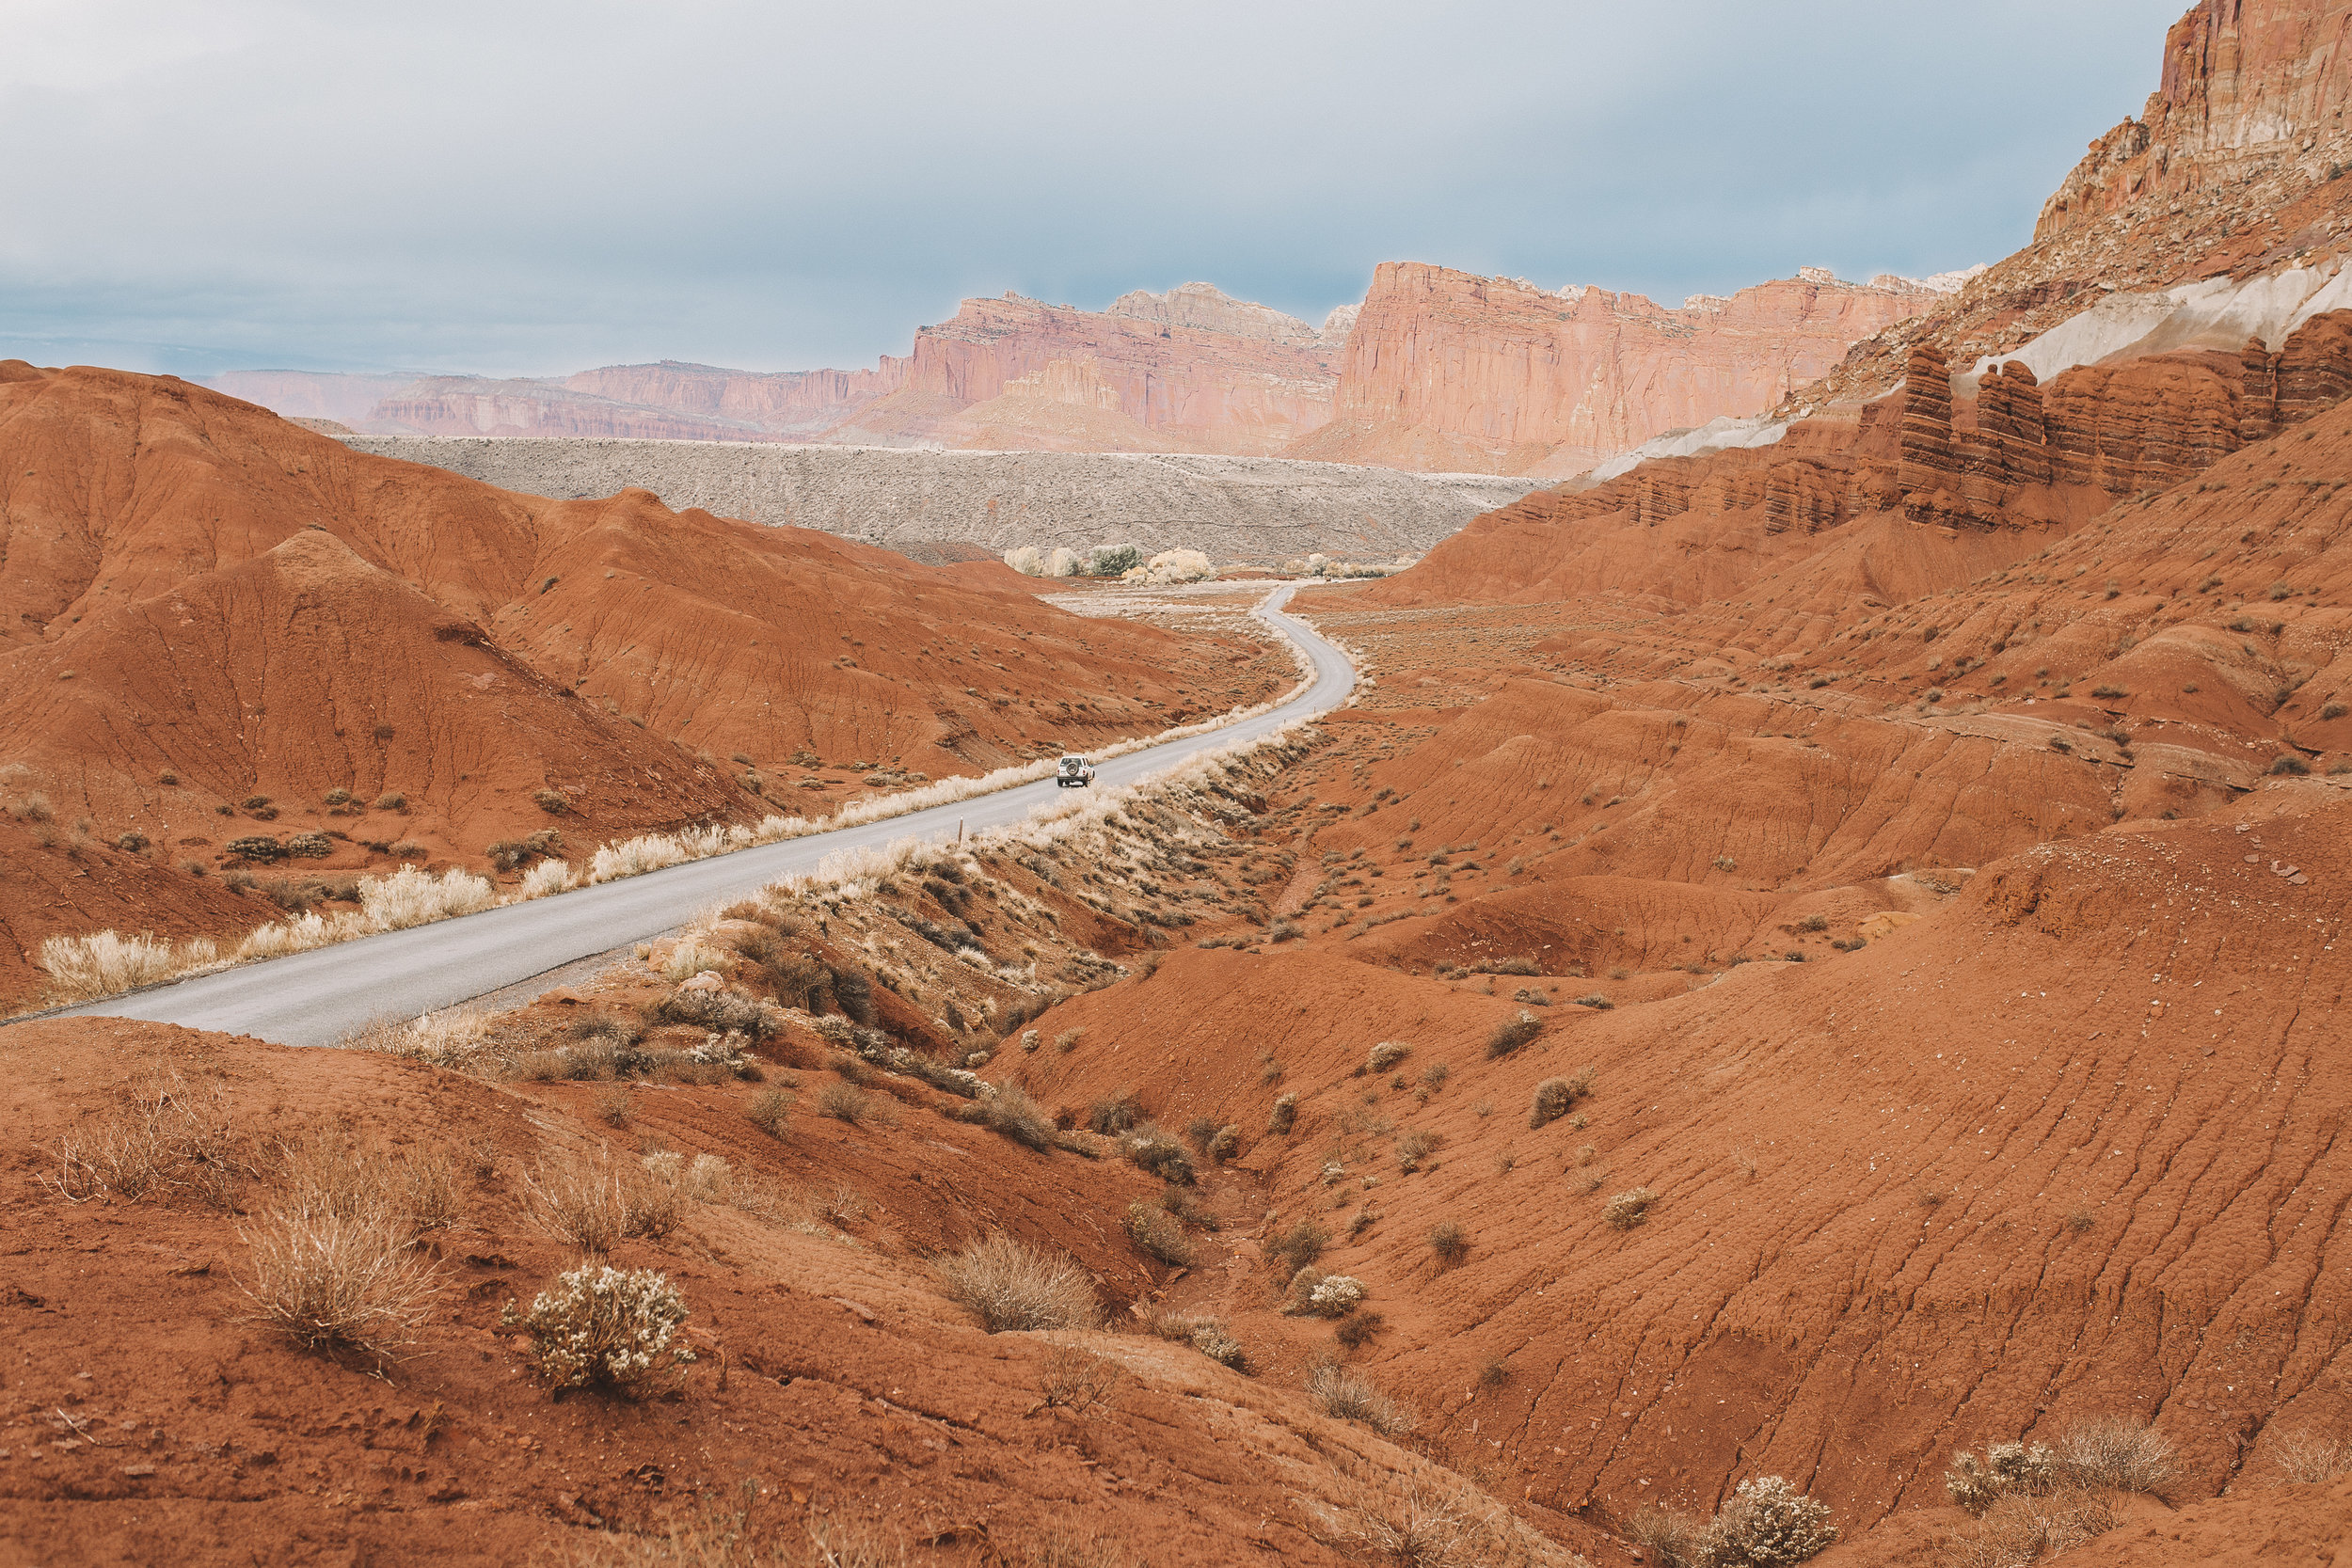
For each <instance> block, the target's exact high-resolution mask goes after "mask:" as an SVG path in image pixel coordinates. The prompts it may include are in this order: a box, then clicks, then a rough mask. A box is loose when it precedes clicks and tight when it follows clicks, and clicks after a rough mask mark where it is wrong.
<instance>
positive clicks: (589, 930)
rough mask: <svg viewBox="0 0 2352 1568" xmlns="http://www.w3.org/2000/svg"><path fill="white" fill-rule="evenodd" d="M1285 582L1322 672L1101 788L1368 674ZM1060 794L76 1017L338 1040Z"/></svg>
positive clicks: (919, 816) (159, 991)
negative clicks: (826, 865) (1276, 701)
mask: <svg viewBox="0 0 2352 1568" xmlns="http://www.w3.org/2000/svg"><path fill="white" fill-rule="evenodd" d="M1291 593H1292V590H1291V589H1289V588H1287V587H1286V588H1280V589H1277V590H1276V591H1275V592H1274V593H1273V594H1269V595H1268V596H1267V598H1266V600H1265V602H1264V603H1263V605H1261V606H1260V607H1259V611H1258V613H1259V614H1260V615H1261V616H1262V617H1263V619H1264V620H1265V621H1266V622H1267V623H1268V624H1270V625H1272V626H1274V627H1275V628H1276V629H1277V630H1279V631H1280V632H1282V633H1283V634H1284V635H1286V636H1288V637H1289V638H1290V639H1291V640H1292V641H1294V642H1295V643H1296V644H1297V645H1298V646H1299V647H1301V648H1302V649H1304V650H1305V651H1306V653H1307V655H1308V657H1310V658H1311V660H1312V661H1313V664H1314V682H1313V684H1312V685H1311V686H1310V687H1309V688H1308V689H1306V690H1305V691H1303V692H1301V693H1299V694H1298V695H1297V696H1295V697H1294V698H1292V699H1291V700H1290V701H1289V702H1287V703H1284V704H1282V705H1280V706H1279V707H1277V708H1275V709H1273V710H1272V711H1271V712H1268V713H1263V714H1260V715H1258V716H1257V717H1255V718H1253V719H1248V720H1244V721H1240V722H1238V723H1235V724H1231V725H1228V726H1226V727H1224V728H1221V729H1217V730H1214V731H1211V732H1209V733H1208V734H1206V735H1200V736H1191V737H1189V738H1186V739H1184V740H1175V741H1169V742H1168V743H1167V744H1165V745H1161V746H1153V747H1151V748H1149V749H1148V750H1145V751H1140V752H1130V753H1129V754H1127V755H1126V756H1122V757H1116V758H1113V759H1111V760H1109V761H1107V762H1104V763H1102V764H1100V765H1099V766H1098V768H1097V769H1096V778H1095V783H1096V784H1098V785H1101V786H1115V785H1119V784H1134V783H1136V781H1137V780H1139V779H1142V778H1145V777H1147V776H1148V775H1151V774H1153V773H1156V772H1159V771H1161V770H1162V769H1164V768H1170V767H1173V766H1175V765H1176V764H1178V763H1181V762H1184V761H1185V760H1186V759H1188V758H1190V757H1194V756H1197V755H1199V754H1200V752H1206V751H1210V750H1213V749H1215V748H1216V747H1220V746H1227V745H1231V744H1232V743H1234V742H1235V741H1243V740H1251V739H1255V738H1257V737H1258V736H1263V735H1266V734H1269V733H1271V732H1273V731H1274V730H1277V729H1279V728H1280V727H1281V726H1283V725H1284V724H1287V723H1289V722H1291V721H1294V720H1297V719H1304V718H1308V717H1311V716H1312V715H1314V714H1318V713H1322V712H1326V711H1327V710H1328V709H1330V708H1333V707H1336V706H1337V705H1340V704H1341V703H1343V702H1344V701H1346V700H1347V695H1348V693H1349V692H1350V691H1351V690H1353V689H1354V688H1355V684H1356V674H1355V671H1354V668H1353V667H1352V666H1351V665H1350V664H1349V663H1348V661H1347V658H1346V657H1345V656H1344V655H1343V654H1342V653H1341V652H1340V651H1339V650H1338V649H1336V648H1334V647H1333V646H1331V644H1330V643H1328V642H1327V641H1324V640H1323V639H1322V638H1320V637H1318V636H1316V635H1315V633H1314V632H1313V631H1311V629H1309V628H1308V627H1307V626H1304V625H1303V624H1301V623H1300V622H1298V621H1297V620H1295V619H1294V618H1293V617H1291V616H1289V615H1286V614H1284V613H1282V606H1283V605H1284V603H1285V602H1287V601H1288V599H1289V597H1290V595H1291ZM1056 796H1057V788H1056V786H1055V784H1054V782H1053V781H1052V780H1051V779H1043V780H1040V781H1038V782H1036V783H1034V784H1023V785H1020V786H1019V787H1017V788H1013V789H1007V790H1002V791H1000V792H998V793H996V794H993V795H987V796H981V797H979V798H977V799H975V800H960V801H955V802H951V803H950V804H947V805H944V806H934V807H932V808H931V809H930V810H928V811H920V812H913V813H910V814H908V815H907V816H895V817H886V818H884V819H882V821H879V822H870V823H866V824H865V825H863V826H860V827H855V828H843V829H839V830H836V831H835V832H827V833H813V834H810V835H809V836H808V837H805V838H796V839H791V840H787V842H785V843H782V844H773V845H766V846H762V847H758V848H754V849H744V850H739V851H737V852H736V853H733V854H726V855H719V856H715V857H713V858H712V859H709V860H705V861H695V862H691V863H688V864H684V865H675V866H670V867H668V868H666V869H664V870H660V871H655V872H649V873H647V874H646V875H644V876H642V877H631V878H628V879H623V880H620V881H612V882H601V883H598V884H596V886H594V887H587V888H580V889H578V890H576V891H574V892H571V893H566V894H563V895H558V896H555V897H551V898H541V899H536V900H533V901H532V902H530V903H526V904H513V905H507V906H505V907H502V908H500V909H495V910H485V911H483V912H481V913H479V914H471V915H465V916H461V917H459V918H457V919H455V920H445V921H441V922H438V923H437V924H435V925H430V926H417V927H409V928H408V929H406V930H401V931H388V932H385V933H384V934H382V935H380V936H373V937H366V938H362V939H360V940H359V941H357V942H344V943H342V944H340V945H337V946H334V947H323V948H315V949H313V950H311V951H310V952H308V953H297V954H294V955H291V956H289V957H286V958H273V959H270V960H268V961H266V962H263V963H254V964H245V965H242V966H240V967H238V968H235V969H230V970H224V971H222V972H220V973H218V974H206V975H202V976H199V977H198V978H195V979H190V980H183V981H180V982H178V983H176V984H173V985H168V986H160V987H156V988H154V989H153V990H145V991H137V992H134V993H132V994H130V995H126V996H120V997H115V998H111V999H109V1000H106V1001H103V1002H93V1003H90V1004H88V1005H87V1006H81V1007H75V1008H72V1009H70V1011H71V1012H72V1013H74V1014H90V1015H97V1016H103V1017H110V1018H136V1019H148V1020H152V1021H155V1022H167V1023H178V1024H182V1025H184V1026H186V1027H188V1028H192V1029H216V1030H220V1031H223V1032H225V1033H229V1034H239V1035H251V1036H255V1037H260V1038H262V1039H265V1040H273V1041H276V1042H278V1043H279V1044H281V1045H325V1044H326V1043H328V1042H329V1041H331V1040H335V1039H338V1038H340V1037H342V1036H343V1035H345V1034H347V1033H349V1032H350V1031H351V1030H353V1029H356V1028H358V1027H360V1026H361V1025H363V1024H366V1023H368V1022H371V1021H373V1020H378V1019H387V1018H404V1019H405V1018H414V1017H416V1016H417V1015H419V1014H421V1013H426V1012H431V1011H433V1010H435V1009H436V1008H440V1007H447V1006H454V1005H456V1004H458V1003H460V1002H466V1001H469V1000H471V999H473V998H474V997H477V996H483V995H486V994H488V993H489V992H492V991H496V990H502V989H504V988H505V987H508V986H513V985H517V984H520V983H521V982H523V981H526V980H529V979H531V978H532V977H533V976H534V975H540V974H547V973H548V971H550V970H553V969H556V968H559V967H561V966H563V965H564V964H566V963H570V962H572V961H574V960H576V959H579V958H586V957H589V956H590V955H593V954H596V953H603V952H608V951H610V950H612V949H613V948H615V947H622V946H627V945H628V944H629V943H631V942H641V941H644V940H645V939H647V938H649V937H652V936H655V935H657V934H659V933H660V932H663V931H666V930H669V929H671V928H673V927H676V926H678V925H680V924H682V923H684V922H685V921H687V920H688V919H690V918H691V917H692V916H693V914H694V913H695V912H696V911H699V910H703V909H706V908H708V907H709V906H711V905H713V904H717V903H723V902H725V901H727V900H729V899H733V898H739V897H741V896H743V895H746V894H748V893H751V892H753V891H755V889H758V888H761V887H764V886H766V885H767V884H768V883H770V882H772V881H775V880H776V879H779V878H782V877H787V876H792V875H795V874H803V873H806V872H809V871H813V870H815V869H816V867H817V864H818V862H819V861H821V860H823V859H824V858H825V857H826V856H827V855H830V854H833V853H834V852H836V851H838V850H842V849H854V848H872V847H880V846H882V845H885V844H892V843H897V842H898V841H900V840H904V839H916V840H920V841H922V842H926V843H938V842H943V841H948V840H952V839H954V838H955V836H956V834H957V832H959V831H960V830H961V831H962V832H973V831H976V830H979V829H984V828H994V827H1002V826H1004V825H1006V824H1009V823H1012V822H1018V821H1019V820H1021V818H1022V817H1024V816H1027V815H1028V813H1029V812H1030V811H1031V810H1032V809H1033V808H1035V807H1036V806H1038V805H1040V804H1041V803H1043V802H1046V801H1049V800H1054V799H1055V798H1056Z"/></svg>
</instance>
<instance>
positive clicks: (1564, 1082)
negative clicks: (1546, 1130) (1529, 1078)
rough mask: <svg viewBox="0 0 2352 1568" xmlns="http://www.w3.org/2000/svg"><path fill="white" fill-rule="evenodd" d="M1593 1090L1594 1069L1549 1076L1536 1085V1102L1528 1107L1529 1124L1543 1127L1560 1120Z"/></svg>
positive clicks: (1533, 1126) (1532, 1126)
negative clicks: (1567, 1074) (1561, 1076)
mask: <svg viewBox="0 0 2352 1568" xmlns="http://www.w3.org/2000/svg"><path fill="white" fill-rule="evenodd" d="M1592 1092H1593V1069H1591V1068H1586V1069H1583V1070H1582V1071H1581V1072H1578V1073H1576V1074H1575V1075H1573V1076H1571V1077H1567V1078H1547V1079H1545V1080H1544V1081H1543V1082H1542V1083H1540V1084H1538V1085H1535V1100H1534V1104H1532V1105H1531V1106H1529V1107H1528V1112H1527V1125H1528V1126H1529V1127H1531V1128H1535V1127H1542V1126H1545V1125H1546V1124H1548V1123H1550V1122H1555V1121H1558V1120H1559V1119H1560V1118H1561V1117H1565V1116H1566V1115H1567V1114H1568V1113H1569V1112H1570V1111H1572V1110H1574V1109H1575V1108H1576V1102H1577V1101H1579V1100H1581V1099H1583V1098H1584V1097H1585V1096H1586V1095H1589V1094H1591V1093H1592Z"/></svg>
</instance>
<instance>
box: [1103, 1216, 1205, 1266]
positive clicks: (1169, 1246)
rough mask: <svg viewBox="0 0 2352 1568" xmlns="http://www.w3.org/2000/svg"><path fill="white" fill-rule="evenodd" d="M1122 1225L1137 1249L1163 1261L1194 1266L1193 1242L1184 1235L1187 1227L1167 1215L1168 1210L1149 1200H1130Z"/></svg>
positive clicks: (1147, 1255)
mask: <svg viewBox="0 0 2352 1568" xmlns="http://www.w3.org/2000/svg"><path fill="white" fill-rule="evenodd" d="M1120 1227H1121V1228H1122V1229H1124V1230H1125V1231H1126V1232H1127V1239H1128V1240H1129V1241H1131V1242H1133V1243H1135V1244H1136V1251H1138V1252H1140V1253H1143V1254H1144V1255H1145V1256H1146V1257H1151V1258H1156V1259H1159V1260H1160V1261H1161V1262H1163V1263H1169V1264H1173V1265H1174V1266H1176V1267H1177V1268H1180V1269H1186V1268H1190V1267H1191V1266H1192V1243H1191V1242H1190V1241H1189V1240H1187V1239H1186V1238H1185V1236H1184V1227H1183V1226H1181V1225H1178V1224H1177V1223H1176V1222H1175V1221H1174V1220H1172V1219H1170V1218H1169V1217H1168V1212H1167V1211H1166V1210H1164V1209H1161V1208H1159V1207H1158V1206H1156V1205H1154V1204H1150V1203H1130V1204H1129V1205H1127V1212H1126V1214H1125V1215H1124V1216H1123V1217H1122V1218H1121V1219H1120Z"/></svg>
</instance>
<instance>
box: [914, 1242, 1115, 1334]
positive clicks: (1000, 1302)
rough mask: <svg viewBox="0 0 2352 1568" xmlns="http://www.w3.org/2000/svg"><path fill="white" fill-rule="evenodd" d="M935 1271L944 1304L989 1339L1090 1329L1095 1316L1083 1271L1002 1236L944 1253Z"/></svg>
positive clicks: (1089, 1283)
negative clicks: (1019, 1332)
mask: <svg viewBox="0 0 2352 1568" xmlns="http://www.w3.org/2000/svg"><path fill="white" fill-rule="evenodd" d="M935 1266H936V1267H937V1269H938V1270H939V1277H940V1280H941V1282H942V1283H943V1284H944V1285H945V1286H946V1291H947V1295H948V1297H949V1299H951V1300H953V1301H954V1302H956V1303H957V1304H958V1305H960V1306H961V1307H965V1308H966V1309H967V1310H969V1311H970V1312H971V1313H972V1315H973V1316H975V1317H977V1319H979V1321H980V1326H981V1327H982V1328H985V1329H986V1330H988V1332H989V1333H991V1334H1002V1333H1004V1332H1006V1331H1007V1330H1009V1329H1037V1328H1092V1327H1093V1326H1094V1324H1095V1322H1096V1319H1097V1317H1098V1316H1099V1313H1100V1308H1099V1307H1098V1306H1097V1304H1096V1302H1095V1299H1094V1283H1093V1281H1092V1280H1090V1279H1089V1278H1088V1277H1087V1274H1086V1271H1085V1270H1084V1269H1082V1268H1080V1267H1079V1266H1078V1265H1077V1264H1076V1263H1074V1262H1073V1261H1072V1260H1071V1259H1067V1258H1048V1257H1046V1256H1044V1255H1043V1254H1041V1253H1039V1252H1035V1251H1032V1250H1031V1249H1030V1248H1028V1247H1026V1246H1024V1245H1023V1244H1022V1243H1019V1242H1017V1241H1015V1240H1013V1239H1012V1238H1011V1237H1010V1236H1008V1235H1006V1234H1005V1233H1004V1232H1003V1231H996V1232H994V1233H993V1234H991V1235H988V1236H984V1237H982V1238H981V1239H979V1240H978V1241H976V1242H974V1243H971V1244H969V1245H968V1246H965V1247H964V1248H962V1249H961V1251H958V1252H953V1253H949V1254H948V1255H947V1256H946V1257H945V1258H942V1259H939V1261H938V1262H937V1264H936V1265H935Z"/></svg>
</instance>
